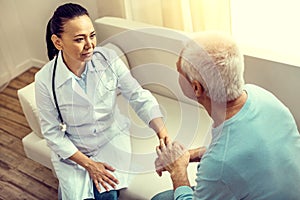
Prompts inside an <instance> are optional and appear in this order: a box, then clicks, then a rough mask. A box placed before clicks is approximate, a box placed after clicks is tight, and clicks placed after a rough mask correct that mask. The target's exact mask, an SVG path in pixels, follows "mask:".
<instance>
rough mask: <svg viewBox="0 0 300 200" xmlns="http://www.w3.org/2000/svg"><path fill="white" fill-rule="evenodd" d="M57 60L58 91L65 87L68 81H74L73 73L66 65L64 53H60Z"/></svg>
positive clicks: (56, 80)
mask: <svg viewBox="0 0 300 200" xmlns="http://www.w3.org/2000/svg"><path fill="white" fill-rule="evenodd" d="M57 56H58V58H57V66H56V73H55V83H56V89H57V88H59V87H60V86H61V85H63V84H64V83H65V82H67V81H68V80H70V79H72V72H71V71H70V70H69V69H68V67H67V66H66V65H65V63H64V61H63V58H62V53H61V51H59V53H58V55H57Z"/></svg>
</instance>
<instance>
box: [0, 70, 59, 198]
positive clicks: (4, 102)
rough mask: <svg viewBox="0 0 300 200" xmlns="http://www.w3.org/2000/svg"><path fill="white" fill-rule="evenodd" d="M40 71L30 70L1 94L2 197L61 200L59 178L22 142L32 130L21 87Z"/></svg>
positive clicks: (0, 153) (0, 147) (0, 195)
mask: <svg viewBox="0 0 300 200" xmlns="http://www.w3.org/2000/svg"><path fill="white" fill-rule="evenodd" d="M38 70H40V68H35V67H34V68H31V69H30V70H27V71H26V72H24V73H23V74H21V75H20V76H18V77H17V78H15V79H14V80H12V81H11V82H10V83H9V85H8V86H7V87H6V88H5V89H4V90H3V91H2V92H1V93H0V101H1V102H0V200H2V199H3V200H7V199H13V200H15V199H16V200H18V199H30V200H45V199H46V200H47V199H51V200H52V199H57V186H58V180H57V178H56V177H54V175H53V174H52V171H51V170H50V169H48V168H47V167H44V166H42V165H41V164H39V163H37V162H35V161H33V160H31V159H29V158H27V157H26V155H25V152H24V149H23V144H22V141H21V139H22V138H23V137H24V136H25V135H27V134H28V133H29V132H31V129H30V127H29V125H28V123H27V120H26V118H25V116H24V114H23V111H22V110H21V106H20V105H19V101H18V96H17V90H18V89H20V88H23V87H25V86H26V85H27V84H28V83H30V82H32V81H33V78H34V75H35V73H36V72H37V71H38Z"/></svg>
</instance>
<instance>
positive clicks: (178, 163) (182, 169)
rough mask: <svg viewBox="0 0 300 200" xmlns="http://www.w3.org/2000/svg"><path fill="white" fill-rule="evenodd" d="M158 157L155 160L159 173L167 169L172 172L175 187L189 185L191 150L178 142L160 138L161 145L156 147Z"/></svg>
mask: <svg viewBox="0 0 300 200" xmlns="http://www.w3.org/2000/svg"><path fill="white" fill-rule="evenodd" d="M156 153H157V155H158V158H157V159H156V161H155V164H156V167H158V168H157V173H158V174H159V175H161V173H162V171H164V170H166V171H168V172H169V173H170V174H171V178H172V181H173V186H174V189H176V188H177V187H179V186H181V185H187V186H189V185H190V184H189V181H188V177H187V170H186V168H187V166H188V164H189V160H190V154H189V152H188V151H187V150H186V149H185V148H184V147H183V146H182V145H181V144H179V143H178V142H173V143H171V142H170V141H167V142H166V144H165V143H164V141H163V140H160V146H158V147H157V148H156Z"/></svg>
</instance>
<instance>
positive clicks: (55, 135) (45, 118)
mask: <svg viewBox="0 0 300 200" xmlns="http://www.w3.org/2000/svg"><path fill="white" fill-rule="evenodd" d="M42 80H45V77H43V76H42V74H39V73H37V75H36V77H35V98H36V104H37V108H38V111H39V118H40V123H41V132H42V134H43V136H44V138H45V139H46V141H47V144H48V146H49V148H50V149H51V150H52V151H54V152H55V153H56V154H58V155H59V156H60V157H62V158H63V159H67V158H69V157H70V156H72V155H73V154H74V153H75V152H76V151H77V150H78V149H77V148H76V146H75V145H74V144H73V143H72V142H71V141H70V139H69V138H68V136H67V135H66V133H65V132H62V131H61V130H59V123H60V122H59V120H58V114H57V110H56V108H55V106H54V103H53V102H52V98H51V95H52V91H51V90H50V89H51V88H50V87H51V86H48V87H47V85H49V84H45V83H44V82H43V81H42ZM50 85H51V84H50Z"/></svg>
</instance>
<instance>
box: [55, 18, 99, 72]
mask: <svg viewBox="0 0 300 200" xmlns="http://www.w3.org/2000/svg"><path fill="white" fill-rule="evenodd" d="M60 40H61V41H60V42H61V50H62V51H63V57H64V60H65V62H66V63H67V64H68V65H70V64H73V63H76V62H81V63H82V62H86V61H89V60H91V59H92V55H93V50H94V48H95V46H96V42H97V41H96V32H95V29H94V26H93V24H92V21H91V19H90V18H89V17H88V16H87V15H82V16H79V17H75V18H73V19H70V20H68V21H67V22H66V23H65V24H64V32H63V33H62V34H61V38H60ZM69 67H70V66H69Z"/></svg>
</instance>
